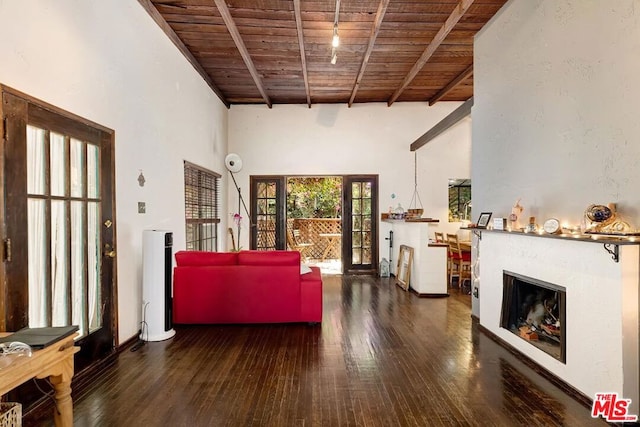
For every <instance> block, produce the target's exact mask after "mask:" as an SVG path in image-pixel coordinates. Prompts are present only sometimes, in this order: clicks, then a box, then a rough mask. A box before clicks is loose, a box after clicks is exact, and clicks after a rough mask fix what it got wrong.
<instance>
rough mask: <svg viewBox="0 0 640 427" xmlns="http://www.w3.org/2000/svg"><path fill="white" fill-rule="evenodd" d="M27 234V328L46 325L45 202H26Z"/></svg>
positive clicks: (36, 200)
mask: <svg viewBox="0 0 640 427" xmlns="http://www.w3.org/2000/svg"><path fill="white" fill-rule="evenodd" d="M27 210H28V212H27V215H28V224H29V225H28V228H29V229H28V234H29V326H30V327H32V328H36V327H42V326H48V325H47V303H48V301H49V297H48V294H47V270H48V269H47V235H46V233H45V224H46V219H45V212H46V210H45V201H44V200H41V199H29V200H28V201H27Z"/></svg>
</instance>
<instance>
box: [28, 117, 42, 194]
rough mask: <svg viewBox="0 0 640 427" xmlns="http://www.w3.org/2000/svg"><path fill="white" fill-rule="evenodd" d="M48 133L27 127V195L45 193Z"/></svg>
mask: <svg viewBox="0 0 640 427" xmlns="http://www.w3.org/2000/svg"><path fill="white" fill-rule="evenodd" d="M45 137H46V132H45V131H44V130H43V129H40V128H37V127H34V126H27V193H28V194H34V195H35V194H39V195H42V194H44V193H45V188H44V183H45V172H46V170H45V157H44V155H45V149H44V140H45Z"/></svg>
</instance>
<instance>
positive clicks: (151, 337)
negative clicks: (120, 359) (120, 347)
mask: <svg viewBox="0 0 640 427" xmlns="http://www.w3.org/2000/svg"><path fill="white" fill-rule="evenodd" d="M172 246H173V233H171V232H169V231H164V230H145V231H143V239H142V320H143V322H144V323H143V325H142V328H141V331H142V332H141V334H140V339H142V340H144V341H163V340H166V339H169V338H171V337H172V336H174V335H175V334H176V331H174V330H173V325H172V315H173V313H172V294H173V292H172V286H171V282H172V281H171V278H172V274H171V273H172V270H173V264H172V256H173V253H172Z"/></svg>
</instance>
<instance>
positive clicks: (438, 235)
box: [433, 231, 444, 243]
mask: <svg viewBox="0 0 640 427" xmlns="http://www.w3.org/2000/svg"><path fill="white" fill-rule="evenodd" d="M433 234H434V235H435V236H436V243H444V233H441V232H439V231H436V232H435V233H433Z"/></svg>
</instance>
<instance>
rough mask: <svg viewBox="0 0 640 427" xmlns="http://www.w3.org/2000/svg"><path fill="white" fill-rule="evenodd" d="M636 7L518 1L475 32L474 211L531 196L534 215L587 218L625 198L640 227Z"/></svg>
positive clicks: (639, 21)
mask: <svg viewBox="0 0 640 427" xmlns="http://www.w3.org/2000/svg"><path fill="white" fill-rule="evenodd" d="M637 5H638V2H637V1H636V0H614V1H598V0H583V1H579V2H578V1H569V0H563V1H559V0H511V1H509V2H508V3H507V4H506V5H505V6H504V7H503V8H502V9H501V10H500V11H499V13H498V14H497V15H496V16H495V17H494V18H493V19H492V20H491V21H490V22H489V24H487V25H486V26H485V27H484V28H483V30H482V31H481V32H480V33H479V34H478V35H477V36H476V40H475V45H474V103H475V105H474V107H473V110H472V117H473V149H472V165H473V167H472V169H473V171H472V180H473V201H474V205H473V210H474V215H477V213H479V212H483V211H489V212H493V214H494V217H495V216H506V215H508V214H509V213H510V209H511V206H512V205H513V204H514V202H515V201H516V200H517V199H519V198H522V202H521V203H522V205H523V206H524V207H525V211H524V212H523V217H524V218H525V222H526V218H527V217H529V216H535V217H536V218H537V221H538V223H540V224H541V223H543V222H544V220H545V219H547V218H550V217H556V218H558V219H560V220H561V221H563V222H567V223H569V224H573V225H577V224H579V223H580V221H581V219H582V215H583V212H584V210H585V209H586V207H587V206H588V205H590V204H592V203H597V204H606V203H608V202H616V203H618V211H619V212H620V214H621V215H623V217H624V218H625V219H627V220H628V221H630V222H631V223H632V225H634V226H636V227H638V226H640V192H638V191H637V187H638V182H640V170H639V169H638V168H637V162H638V159H639V158H640V144H638V143H637V140H638V135H640V120H638V118H637V110H638V109H637V99H638V97H639V95H640V80H638V79H637V70H638V69H640V9H638V7H637ZM480 268H481V267H480ZM473 306H474V314H476V315H478V314H479V313H478V311H477V301H476V300H474V305H473Z"/></svg>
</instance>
